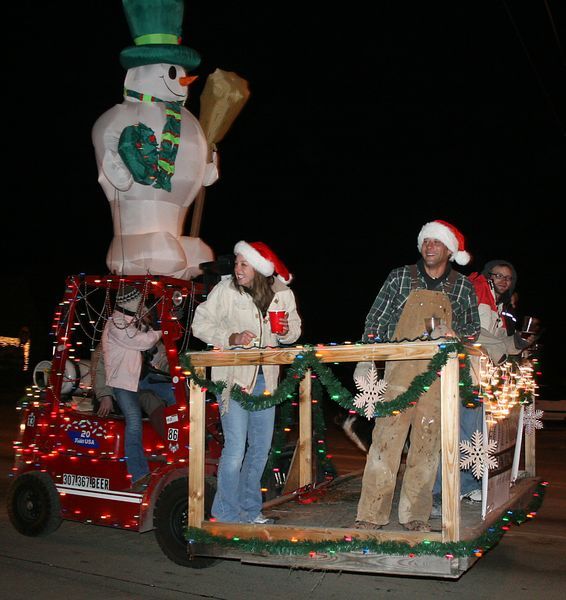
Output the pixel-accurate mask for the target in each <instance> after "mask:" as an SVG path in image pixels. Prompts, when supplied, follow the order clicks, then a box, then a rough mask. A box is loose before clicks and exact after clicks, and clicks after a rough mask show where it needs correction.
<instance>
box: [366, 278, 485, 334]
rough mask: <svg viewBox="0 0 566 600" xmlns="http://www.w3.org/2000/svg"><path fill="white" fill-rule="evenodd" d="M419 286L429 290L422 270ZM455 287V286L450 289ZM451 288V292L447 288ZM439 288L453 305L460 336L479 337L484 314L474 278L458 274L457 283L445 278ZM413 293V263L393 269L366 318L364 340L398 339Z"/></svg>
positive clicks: (453, 317) (456, 327)
mask: <svg viewBox="0 0 566 600" xmlns="http://www.w3.org/2000/svg"><path fill="white" fill-rule="evenodd" d="M418 279H419V286H418V288H417V289H423V290H426V289H427V285H426V281H425V279H424V277H423V276H422V274H421V273H420V272H418ZM450 288H451V289H450ZM447 290H448V291H447ZM435 291H439V292H444V293H446V294H447V296H448V298H449V299H450V303H451V305H452V329H454V331H455V332H456V335H458V337H460V338H461V339H462V338H467V339H469V340H475V339H476V338H477V336H478V335H479V332H480V327H481V325H480V316H479V313H478V302H477V298H476V293H475V291H474V288H473V286H472V284H471V283H470V281H469V280H468V279H467V277H465V276H464V275H462V274H460V273H458V276H457V278H456V282H455V283H454V285H452V286H451V285H448V282H447V280H446V279H444V280H443V281H442V282H441V283H440V285H439V287H438V288H436V289H435ZM410 292H411V271H410V267H409V266H404V267H399V268H397V269H393V271H391V272H390V273H389V275H388V276H387V279H386V280H385V282H384V283H383V285H382V287H381V289H380V290H379V293H378V294H377V297H376V299H375V300H374V302H373V305H372V307H371V309H370V311H369V313H368V315H367V317H366V323H365V329H364V336H363V341H364V342H371V341H376V342H391V341H394V339H393V338H394V335H395V327H396V326H397V322H398V321H399V318H400V316H401V313H402V312H403V308H404V307H405V303H406V301H407V298H408V297H409V294H410Z"/></svg>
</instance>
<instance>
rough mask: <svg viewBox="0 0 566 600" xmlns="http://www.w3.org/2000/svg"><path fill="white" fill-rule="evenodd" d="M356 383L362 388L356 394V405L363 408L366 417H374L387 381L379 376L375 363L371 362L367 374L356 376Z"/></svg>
mask: <svg viewBox="0 0 566 600" xmlns="http://www.w3.org/2000/svg"><path fill="white" fill-rule="evenodd" d="M354 383H355V384H356V387H357V388H358V390H360V393H359V394H356V395H355V396H354V406H355V407H356V408H363V409H364V414H365V417H366V419H372V418H373V416H374V414H375V405H376V403H377V402H381V401H382V400H383V394H384V393H385V388H386V387H387V383H386V382H385V381H384V380H383V379H379V378H378V377H377V369H376V368H375V364H374V363H371V367H370V368H369V369H368V372H367V373H366V374H365V375H362V376H358V377H354Z"/></svg>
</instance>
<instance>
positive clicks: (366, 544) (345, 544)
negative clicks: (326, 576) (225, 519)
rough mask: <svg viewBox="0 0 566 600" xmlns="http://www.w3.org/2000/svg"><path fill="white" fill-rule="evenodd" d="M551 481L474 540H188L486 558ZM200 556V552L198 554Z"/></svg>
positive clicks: (292, 552) (280, 549)
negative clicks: (408, 541)
mask: <svg viewBox="0 0 566 600" xmlns="http://www.w3.org/2000/svg"><path fill="white" fill-rule="evenodd" d="M547 485H548V482H542V483H540V484H539V485H538V486H537V488H536V490H535V492H534V493H533V499H532V500H531V502H530V503H529V506H528V508H527V509H526V510H525V509H519V510H508V511H506V512H505V513H504V515H503V516H502V517H501V518H500V519H498V521H497V522H496V523H494V524H493V525H492V526H491V527H488V528H487V529H486V530H485V531H484V532H483V533H482V534H481V535H480V536H478V537H477V538H476V539H474V540H469V541H461V542H432V541H429V540H424V541H423V542H419V543H418V544H415V545H414V546H411V545H410V544H408V543H406V542H395V541H387V542H379V541H377V540H375V539H358V538H353V537H352V538H350V537H345V539H344V540H341V541H317V542H315V541H309V540H303V541H299V542H292V541H290V540H273V541H265V540H260V539H257V538H251V539H240V538H237V537H236V538H230V539H229V538H224V537H221V536H213V535H211V534H209V533H206V532H205V531H203V530H202V529H198V528H195V527H189V528H187V530H186V538H187V540H188V542H189V544H216V545H220V546H223V547H230V548H237V549H238V550H239V551H241V552H252V553H263V554H265V553H267V554H277V555H288V556H300V555H305V554H311V553H313V552H314V553H316V554H334V553H336V552H361V553H362V554H370V553H375V554H389V555H399V556H407V555H408V556H419V555H421V556H422V555H436V556H446V557H447V558H451V557H462V558H463V557H467V556H482V555H483V554H485V552H487V551H488V550H490V549H491V548H493V547H494V546H495V545H496V544H497V542H498V541H499V540H500V539H501V538H502V537H503V535H504V534H505V532H506V531H508V530H509V526H510V525H511V524H514V525H521V524H522V523H524V522H525V521H527V520H528V519H529V518H532V517H534V516H535V514H536V511H537V510H538V509H539V508H540V506H541V504H542V501H543V498H544V494H545V491H546V486H547ZM196 554H198V551H197V552H196Z"/></svg>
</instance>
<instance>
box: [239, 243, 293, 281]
mask: <svg viewBox="0 0 566 600" xmlns="http://www.w3.org/2000/svg"><path fill="white" fill-rule="evenodd" d="M234 254H241V255H242V256H243V257H244V258H245V259H246V260H247V261H248V263H249V264H250V265H251V266H252V267H253V268H254V269H255V270H256V271H257V272H258V273H261V274H262V275H265V277H269V276H270V275H273V274H276V275H277V279H279V280H280V281H282V282H283V283H291V280H292V279H293V276H292V275H291V273H289V271H288V270H287V267H286V266H285V265H284V264H283V263H282V262H281V260H280V259H279V257H278V256H277V255H276V254H275V252H273V250H271V248H270V247H269V246H268V245H267V244H264V243H263V242H250V243H249V244H248V242H244V241H243V240H242V241H240V242H238V243H237V244H236V245H235V246H234Z"/></svg>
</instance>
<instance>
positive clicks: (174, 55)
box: [120, 0, 200, 71]
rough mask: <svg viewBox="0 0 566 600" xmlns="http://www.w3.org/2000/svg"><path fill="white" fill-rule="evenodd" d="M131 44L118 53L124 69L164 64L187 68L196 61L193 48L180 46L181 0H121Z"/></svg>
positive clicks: (192, 67) (197, 59)
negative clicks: (131, 39) (131, 40)
mask: <svg viewBox="0 0 566 600" xmlns="http://www.w3.org/2000/svg"><path fill="white" fill-rule="evenodd" d="M122 5H123V7H124V12H125V13H126V19H127V21H128V26H129V28H130V33H131V34H132V38H133V39H134V44H135V46H129V47H128V48H124V50H122V52H120V64H121V65H122V66H123V67H124V68H125V69H131V68H132V67H141V66H142V65H153V64H158V63H167V64H172V65H179V66H181V67H184V68H185V69H186V70H187V71H191V70H192V69H195V68H196V67H198V65H199V64H200V56H199V54H198V52H197V51H196V50H193V49H192V48H188V47H187V46H181V29H182V25H183V11H184V0H122Z"/></svg>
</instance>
